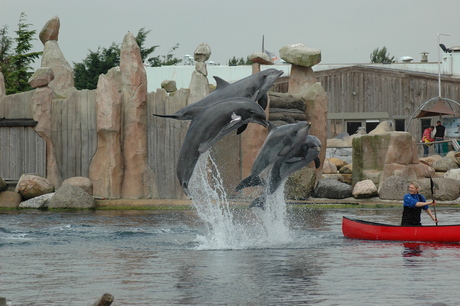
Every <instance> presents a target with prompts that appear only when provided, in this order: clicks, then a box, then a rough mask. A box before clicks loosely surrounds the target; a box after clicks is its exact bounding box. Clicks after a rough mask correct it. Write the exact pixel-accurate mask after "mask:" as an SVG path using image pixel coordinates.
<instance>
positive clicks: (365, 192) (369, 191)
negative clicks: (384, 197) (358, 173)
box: [352, 180, 378, 199]
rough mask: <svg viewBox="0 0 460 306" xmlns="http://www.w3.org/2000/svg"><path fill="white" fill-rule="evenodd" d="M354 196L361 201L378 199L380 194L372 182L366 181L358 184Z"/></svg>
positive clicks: (354, 189)
mask: <svg viewBox="0 0 460 306" xmlns="http://www.w3.org/2000/svg"><path fill="white" fill-rule="evenodd" d="M352 194H353V197H354V198H356V199H361V198H372V197H376V196H377V195H378V192H377V187H376V186H375V184H374V182H373V181H372V180H364V181H360V182H358V183H356V185H355V187H354V188H353V192H352Z"/></svg>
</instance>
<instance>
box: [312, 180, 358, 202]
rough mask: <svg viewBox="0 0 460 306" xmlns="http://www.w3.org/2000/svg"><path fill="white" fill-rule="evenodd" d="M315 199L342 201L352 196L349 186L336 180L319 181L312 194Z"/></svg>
mask: <svg viewBox="0 0 460 306" xmlns="http://www.w3.org/2000/svg"><path fill="white" fill-rule="evenodd" d="M313 196H314V197H316V198H327V199H344V198H349V197H351V196H352V190H351V186H350V185H348V184H345V183H341V182H339V181H336V180H320V181H319V182H318V185H317V186H316V189H315V191H314V194H313Z"/></svg>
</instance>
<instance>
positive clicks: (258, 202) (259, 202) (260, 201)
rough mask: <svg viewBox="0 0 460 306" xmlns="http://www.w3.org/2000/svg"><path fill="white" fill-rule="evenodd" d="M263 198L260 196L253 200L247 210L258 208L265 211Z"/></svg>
mask: <svg viewBox="0 0 460 306" xmlns="http://www.w3.org/2000/svg"><path fill="white" fill-rule="evenodd" d="M265 200H266V198H265V196H264V195H263V196H260V197H258V198H256V199H254V201H252V202H251V204H250V205H249V208H253V207H258V208H261V209H265Z"/></svg>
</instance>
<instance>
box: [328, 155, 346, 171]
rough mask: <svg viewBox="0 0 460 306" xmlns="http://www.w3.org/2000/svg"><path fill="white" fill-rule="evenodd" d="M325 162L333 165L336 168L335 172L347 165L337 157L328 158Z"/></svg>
mask: <svg viewBox="0 0 460 306" xmlns="http://www.w3.org/2000/svg"><path fill="white" fill-rule="evenodd" d="M327 160H328V161H330V162H331V163H333V164H334V165H335V166H336V167H337V170H340V168H342V167H343V166H345V165H347V164H348V163H347V162H345V161H343V160H341V159H340V158H337V157H331V158H328V159H327Z"/></svg>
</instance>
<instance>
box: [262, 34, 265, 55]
mask: <svg viewBox="0 0 460 306" xmlns="http://www.w3.org/2000/svg"><path fill="white" fill-rule="evenodd" d="M264 40H265V37H264V35H262V53H264V50H265V48H264Z"/></svg>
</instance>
